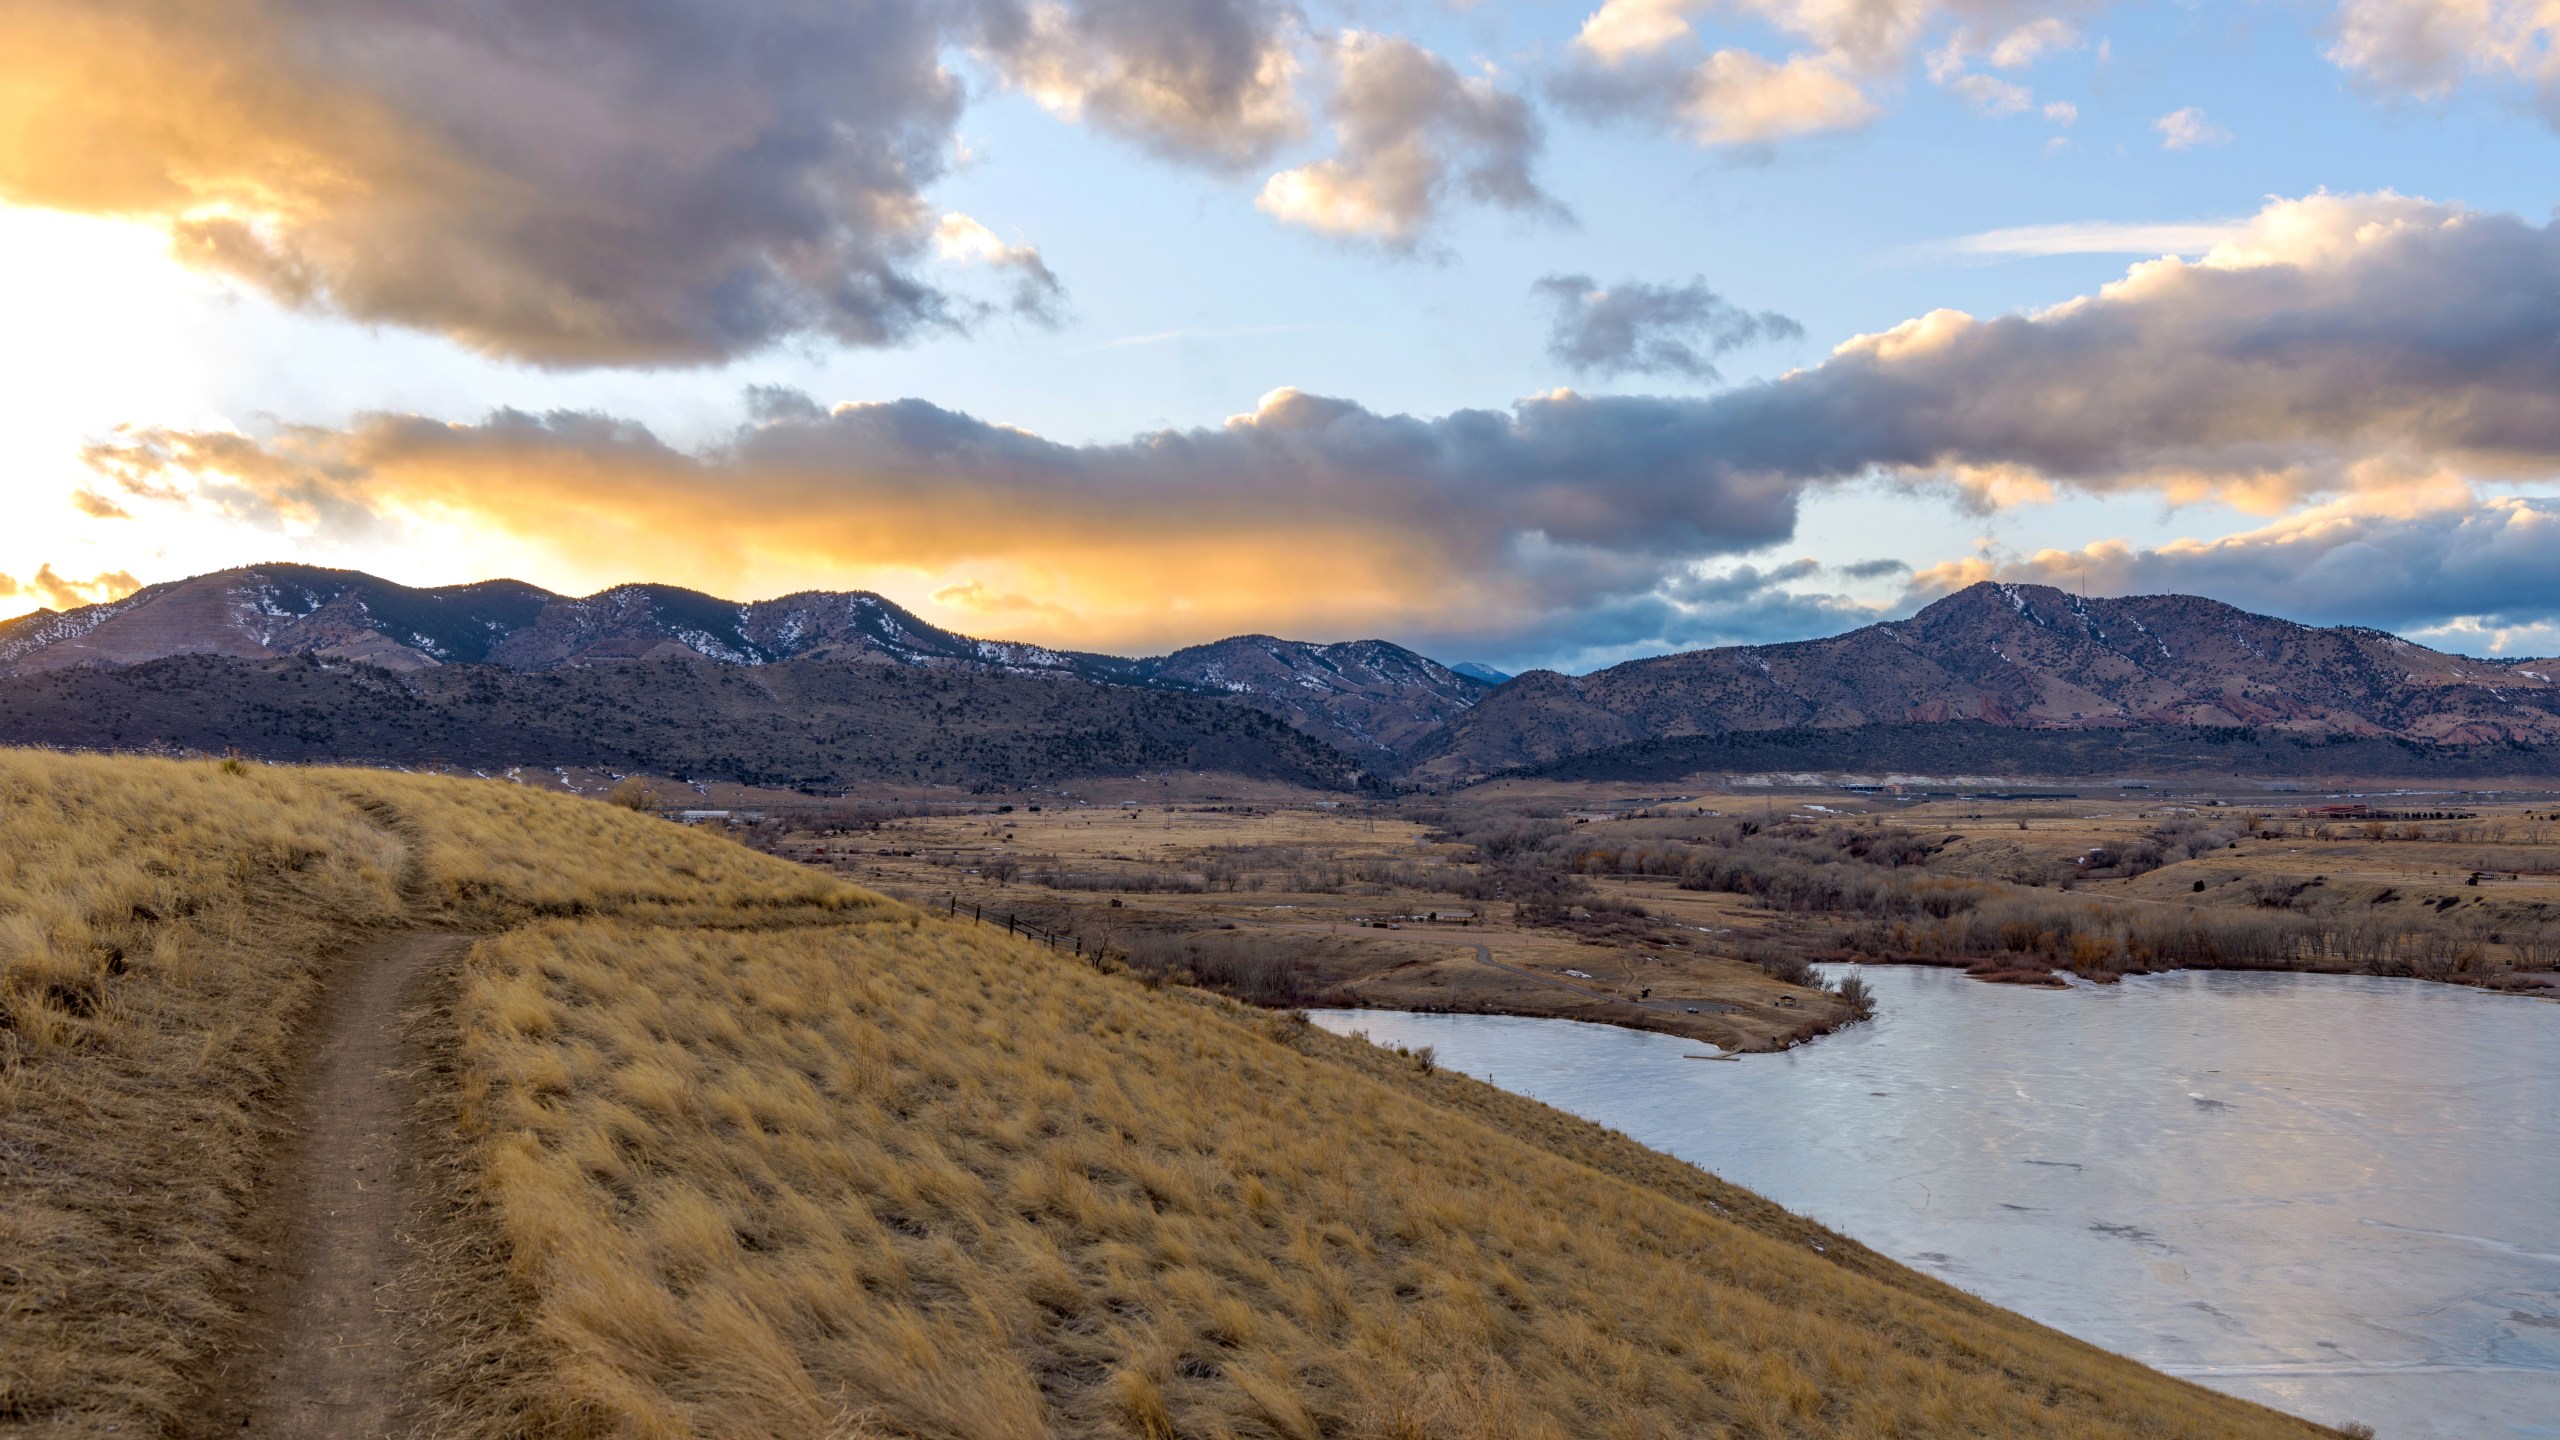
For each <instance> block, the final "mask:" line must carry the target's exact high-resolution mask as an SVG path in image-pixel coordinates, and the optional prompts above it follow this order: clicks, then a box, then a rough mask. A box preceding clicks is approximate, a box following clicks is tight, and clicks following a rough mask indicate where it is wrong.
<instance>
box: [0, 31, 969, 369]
mask: <svg viewBox="0 0 2560 1440" xmlns="http://www.w3.org/2000/svg"><path fill="white" fill-rule="evenodd" d="M25 4H26V6H27V9H26V11H25V12H24V16H25V18H24V19H23V20H22V21H21V22H20V24H19V25H18V26H17V27H15V28H14V29H13V39H15V40H23V41H24V42H26V43H24V44H20V45H14V46H13V47H11V51H10V53H9V54H8V55H6V56H0V84H6V83H8V82H9V81H10V80H11V79H12V78H16V79H22V80H27V81H29V82H31V83H38V85H39V89H40V90H42V91H44V92H45V93H50V94H53V95H54V96H56V104H55V105H54V108H53V112H52V114H51V116H50V118H49V130H50V133H49V134H48V135H47V136H46V137H45V139H44V141H43V143H41V144H35V145H29V146H26V147H21V148H15V149H13V148H10V147H6V146H0V195H5V196H7V197H8V198H11V199H16V200H21V201H25V202H28V203H34V204H42V205H54V206H58V207H60V208H67V209H75V210H93V211H103V212H107V213H118V214H126V215H156V216H161V217H164V218H165V219H166V220H167V221H168V223H170V225H171V226H172V229H173V231H174V233H175V234H176V235H177V237H178V239H179V242H180V245H181V249H182V253H185V254H188V255H190V256H192V257H193V258H195V259H196V260H198V261H199V262H201V263H203V264H206V265H209V266H212V267H215V268H218V269H222V270H226V271H229V272H231V273H233V274H235V275H238V276H240V277H241V278H243V279H245V280H247V281H248V282H250V283H252V284H255V285H258V286H260V287H262V288H265V289H267V290H270V291H272V292H274V293H275V294H277V295H278V296H280V297H282V298H284V299H286V300H288V301H291V302H298V303H308V304H319V305H326V306H329V307H331V308H334V309H337V310H340V311H342V312H344V313H346V314H348V315H350V316H353V317H355V318H357V319H362V320H369V321H382V322H388V323H392V324H399V325H406V326H415V327H418V328H422V329H427V330H434V331H441V332H443V333H446V334H449V335H451V336H453V337H455V338H456V339H459V340H461V341H462V342H463V343H465V344H468V345H471V346H473V347H475V348H478V349H482V350H486V351H489V352H492V353H496V354H502V355H508V356H513V357H517V358H522V359H528V360H532V361H536V362H539V363H544V364H556V365H586V364H622V363H640V364H687V363H697V362H704V361H714V360H719V359H723V358H726V357H728V356H732V355H736V354H739V353H741V352H744V351H748V350H753V349H756V348H758V347H760V346H764V345H767V344H770V343H772V342H773V341H775V340H777V339H780V338H783V337H786V336H793V335H810V336H820V337H825V338H828V339H831V340H836V341H841V342H844V343H847V344H854V345H881V344H891V343H895V342H897V341H899V340H902V339H905V338H907V337H908V336H911V335H913V334H915V333H917V332H918V331H921V330H928V329H933V328H937V327H945V326H952V325H956V324H960V323H962V322H964V321H965V320H966V319H967V318H968V316H969V314H970V313H971V311H970V307H969V306H968V305H967V304H966V302H963V301H958V300H955V299H954V298H953V297H952V296H950V295H948V294H946V293H945V292H944V291H943V290H942V289H941V288H938V287H937V286H936V285H935V284H933V283H932V282H931V281H929V280H928V279H926V278H924V277H923V276H922V275H921V274H919V272H918V270H917V268H916V266H915V264H914V263H913V262H914V261H915V259H916V257H917V255H918V253H919V250H920V248H921V247H922V245H923V244H924V242H925V241H926V239H927V238H928V236H929V235H930V232H931V229H932V220H933V216H932V214H931V212H930V211H929V210H927V209H926V208H925V207H924V205H923V203H922V201H921V198H920V191H921V187H923V186H924V185H927V184H929V183H930V182H931V181H933V180H934V179H935V178H936V177H937V176H938V175H939V174H940V172H941V170H942V168H943V163H944V157H945V155H946V153H947V152H948V150H949V143H950V134H951V126H952V122H953V120H954V118H955V116H956V115H957V114H958V111H959V108H960V105H961V100H962V95H961V91H960V87H959V85H958V84H957V83H956V82H955V80H954V79H953V78H952V76H951V75H950V74H948V73H947V72H946V71H945V69H944V68H943V65H942V62H941V55H942V53H943V50H944V48H945V44H946V39H945V36H946V31H947V30H948V28H949V26H950V24H951V21H950V18H949V17H948V16H947V15H946V14H945V13H944V12H943V10H942V9H941V8H939V6H938V3H937V0H859V3H847V4H840V5H823V6H812V5H807V4H802V3H797V0H661V3H653V4H648V5H613V4H605V3H599V0H561V3H551V4H541V5H532V6H524V5H513V4H501V3H497V0H463V3H445V0H241V3H237V4H228V5H221V6H204V5H197V4H189V3H182V0H78V3H76V4H75V3H66V0H25ZM13 72H14V73H13ZM64 74H72V75H84V74H85V75H114V76H117V77H118V83H113V84H107V83H100V84H94V85H81V86H60V85H55V84H48V83H42V82H44V81H45V80H46V77H59V76H61V75H64Z"/></svg>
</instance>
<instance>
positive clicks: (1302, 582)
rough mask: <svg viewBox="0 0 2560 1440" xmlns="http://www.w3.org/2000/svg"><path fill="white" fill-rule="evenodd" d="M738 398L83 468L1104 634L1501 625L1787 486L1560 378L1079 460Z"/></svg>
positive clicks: (1281, 399)
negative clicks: (1470, 402)
mask: <svg viewBox="0 0 2560 1440" xmlns="http://www.w3.org/2000/svg"><path fill="white" fill-rule="evenodd" d="M759 403H760V405H761V406H762V408H763V413H762V416H761V418H760V419H759V420H758V421H757V422H756V423H754V424H751V425H749V426H746V427H744V428H743V429H741V430H740V431H738V432H737V433H736V434H735V435H734V436H733V437H732V438H731V439H730V440H729V441H728V442H727V443H725V444H723V445H721V446H719V447H716V448H714V449H711V450H708V451H704V452H701V453H687V452H683V451H679V450H676V449H674V448H672V447H670V446H667V445H665V444H664V443H663V442H661V441H660V440H658V439H657V437H655V436H654V435H652V434H651V433H650V432H649V431H647V430H646V429H644V428H642V427H640V426H638V425H634V424H630V423H628V422H623V421H618V420H614V419H611V418H608V417H602V416H595V415H581V414H554V415H548V416H540V417H537V416H531V415H524V414H516V413H501V414H499V415H496V416H492V417H490V418H489V419H488V420H487V421H485V422H482V423H480V424H476V425H454V424H443V423H439V422H435V421H430V420H425V419H420V418H417V417H413V416H376V417H372V418H369V419H367V420H364V421H362V422H360V423H358V424H357V425H355V426H353V427H351V428H348V429H344V430H332V429H320V428H296V429H288V430H285V431H282V432H279V433H277V434H275V435H273V436H269V437H266V438H263V439H255V438H251V437H246V436H241V435H237V434H230V433H225V432H216V431H201V432H190V431H149V432H138V433H133V434H128V435H125V436H122V437H119V438H118V439H117V440H115V441H114V442H112V443H108V444H102V445H100V446H98V447H96V448H95V449H93V451H92V452H91V455H90V462H91V464H92V465H93V466H94V467H95V468H96V469H97V470H98V471H99V472H100V473H101V474H102V475H103V476H105V477H107V478H109V479H111V480H113V481H114V482H116V483H117V484H120V485H124V486H126V487H128V488H134V489H146V490H147V489H152V488H155V487H157V488H162V489H165V488H168V487H171V486H173V485H174V486H177V487H179V488H180V489H181V490H182V491H183V492H184V493H185V494H186V495H187V496H188V497H189V498H190V502H191V503H194V504H197V505H200V506H204V507H207V508H210V509H214V510H218V511H221V512H224V513H227V514H230V515H232V516H235V517H239V518H244V519H247V520H250V521H252V522H255V523H261V524H266V525H270V526H273V527H276V528H280V529H284V530H287V531H290V532H293V533H296V534H301V535H310V536H314V537H317V538H320V539H322V540H330V539H336V538H342V537H345V536H347V535H350V534H354V533H358V532H361V531H364V530H367V529H369V528H375V527H397V526H400V525H403V524H409V523H428V524H438V525H447V526H451V527H453V528H455V529H458V530H461V531H463V532H466V533H472V534H478V535H482V536H492V537H503V539H504V540H505V541H506V542H507V543H508V544H509V545H511V546H512V547H514V548H515V549H516V550H517V551H518V552H520V553H521V552H523V551H532V552H534V553H537V554H542V555H548V556H551V557H554V559H555V561H556V563H557V564H558V565H559V566H560V567H561V568H562V569H563V570H565V571H567V572H569V573H570V574H573V575H575V576H576V577H578V579H579V580H580V581H581V582H584V581H587V580H594V581H598V582H607V581H614V580H623V579H632V578H642V577H645V578H650V579H657V580H668V581H674V582H678V583H683V584H688V585H694V586H698V587H700V588H704V589H708V590H712V591H716V592H723V593H741V592H745V593H754V594H775V593H780V592H782V591H784V590H787V589H790V588H793V587H796V586H830V587H843V586H848V585H857V584H858V585H865V586H869V587H872V588H878V589H882V590H885V591H888V592H889V593H892V594H897V595H904V596H918V597H921V596H928V595H929V596H932V597H933V601H934V603H935V604H936V605H938V606H939V607H940V608H942V609H944V610H946V611H950V612H955V613H954V616H953V619H954V623H959V622H960V621H962V620H963V619H965V618H966V617H969V616H983V615H986V614H991V613H1000V614H1002V615H1004V616H1005V617H1006V622H1007V626H1006V628H1007V629H1008V630H1009V631H1011V632H1014V633H1016V634H1018V635H1019V636H1020V638H1025V639H1047V640H1057V641H1064V642H1072V643H1076V644H1079V645H1096V644H1109V645H1117V646H1146V645H1152V644H1156V643H1162V642H1170V641H1181V642H1188V641H1191V640H1197V639H1200V638H1204V637H1206V636H1210V635H1217V634H1227V633H1233V632H1235V631H1239V630H1261V629H1267V628H1272V627H1279V628H1283V629H1288V630H1291V631H1293V632H1294V633H1301V634H1316V635H1331V636H1351V635H1365V634H1373V633H1377V632H1379V631H1381V630H1388V631H1401V632H1410V631H1415V630H1420V629H1427V628H1437V627H1442V626H1445V625H1448V624H1450V623H1452V622H1458V623H1468V624H1475V625H1479V626H1481V627H1483V628H1487V629H1492V628H1497V627H1499V626H1502V625H1504V624H1530V623H1533V622H1536V621H1538V620H1539V619H1541V618H1542V617H1544V616H1546V615H1548V614H1550V613H1552V612H1553V611H1555V610H1556V609H1558V608H1559V607H1564V608H1570V607H1572V606H1576V605H1581V604H1586V603H1591V602H1593V601H1594V600H1597V599H1605V598H1606V597H1610V596H1617V595H1625V594H1641V593H1644V592H1647V591H1649V590H1651V589H1652V588H1654V587H1655V586H1656V585H1658V584H1660V583H1661V582H1662V580H1663V579H1664V577H1665V576H1667V575H1671V574H1673V573H1676V572H1677V571H1679V570H1680V569H1682V568H1683V567H1685V566H1686V565H1688V564H1690V563H1691V562H1693V561H1694V560H1696V559H1697V558H1699V557H1700V556H1702V555H1715V554H1731V553H1736V552H1739V551H1743V550H1749V549H1753V548H1757V547H1759V546H1761V545H1764V544H1768V543H1771V542H1774V541H1776V540H1780V539H1783V538H1785V537H1786V536H1787V535H1788V534H1790V533H1791V532H1792V530H1793V528H1794V523H1795V504H1796V496H1797V493H1798V490H1799V489H1800V487H1799V486H1797V485H1794V484H1791V483H1787V482H1783V481H1771V480H1768V479H1766V478H1764V477H1761V476H1758V475H1754V474H1745V473H1737V472H1734V471H1732V470H1731V469H1730V468H1729V467H1726V466H1724V465H1722V464H1720V463H1719V462H1717V461H1716V460H1715V459H1714V458H1713V457H1712V456H1711V455H1708V454H1706V453H1704V452H1703V451H1702V450H1701V449H1700V448H1699V447H1697V446H1694V445H1688V444H1684V443H1683V441H1682V437H1681V435H1680V434H1679V427H1680V423H1681V420H1682V417H1683V416H1684V415H1686V414H1687V413H1688V412H1687V410H1686V409H1685V407H1683V406H1682V405H1681V404H1680V402H1676V401H1661V400H1649V399H1635V398H1617V399H1607V400H1598V399H1590V398H1586V397H1582V396H1577V395H1573V394H1571V393H1570V392H1564V393H1560V394H1558V395H1553V396H1546V397H1541V398H1539V399H1536V400H1533V401H1527V402H1523V403H1522V404H1521V405H1520V406H1518V407H1515V409H1514V410H1513V411H1512V412H1511V413H1509V414H1503V413H1499V412H1486V411H1462V412H1459V413H1458V414H1455V415H1451V416H1445V417H1441V418H1439V419H1436V420H1422V419H1416V418H1413V417H1409V416H1394V415H1378V414H1374V413H1372V412H1369V411H1366V410H1363V409H1362V408H1360V407H1359V406H1357V405H1353V404H1350V403H1348V402H1344V401H1339V400H1328V399H1324V398H1321V397H1316V396H1310V395H1305V394H1301V393H1299V392H1297V391H1287V390H1284V391H1276V392H1274V393H1273V394H1271V395H1269V396H1266V397H1265V398H1264V400H1263V402H1262V404H1261V405H1260V406H1259V407H1257V408H1256V409H1255V410H1254V411H1253V412H1252V413H1250V414H1246V415H1240V416H1237V417H1234V418H1233V419H1231V420H1229V421H1228V422H1226V423H1225V424H1224V425H1221V426H1217V427H1210V428H1202V429H1197V430H1188V431H1163V432H1158V433H1155V434H1151V435H1145V436H1140V437H1138V438H1137V439H1135V440H1132V441H1129V442H1127V443H1123V444H1116V445H1084V446H1070V445H1061V444H1057V443H1055V442H1052V441H1047V440H1043V439H1041V438H1040V437H1038V436H1035V435H1031V434H1028V433H1025V432H1023V431H1020V430H1014V429H1010V428H1007V427H1004V426H998V425H991V424H988V423H986V422H983V421H979V420H976V419H973V418H971V417H968V416H965V415H958V414H954V413H953V412H950V411H946V410H942V409H940V408H938V407H935V406H932V405H929V404H926V403H924V402H922V401H913V400H909V401H900V402H896V403H893V404H878V405H844V406H839V407H837V408H835V409H833V410H822V409H820V408H819V407H817V406H815V405H813V404H811V403H809V402H808V401H807V400H806V399H805V398H803V397H797V396H774V395H770V394H768V395H765V396H763V397H761V398H760V401H759ZM608 567H609V568H608ZM1026 632H1027V633H1026Z"/></svg>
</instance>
